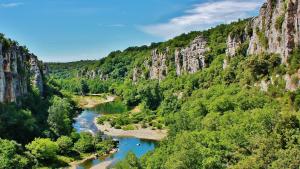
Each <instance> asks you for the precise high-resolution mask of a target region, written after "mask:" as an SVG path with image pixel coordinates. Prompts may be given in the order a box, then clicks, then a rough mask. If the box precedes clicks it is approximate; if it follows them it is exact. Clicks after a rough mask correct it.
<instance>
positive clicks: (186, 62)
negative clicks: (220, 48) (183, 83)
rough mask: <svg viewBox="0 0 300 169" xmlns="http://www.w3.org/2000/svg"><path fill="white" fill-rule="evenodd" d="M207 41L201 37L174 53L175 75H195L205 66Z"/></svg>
mask: <svg viewBox="0 0 300 169" xmlns="http://www.w3.org/2000/svg"><path fill="white" fill-rule="evenodd" d="M208 50H209V49H208V47H207V41H206V40H205V38H203V37H202V36H199V37H197V38H196V39H195V40H193V41H192V43H191V44H190V45H189V46H188V47H187V48H184V49H177V50H176V51H175V64H176V73H177V75H181V74H182V73H184V72H187V73H195V72H197V71H198V70H200V69H202V68H204V67H205V66H206V63H205V53H206V52H207V51H208Z"/></svg>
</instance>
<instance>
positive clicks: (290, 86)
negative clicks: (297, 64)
mask: <svg viewBox="0 0 300 169" xmlns="http://www.w3.org/2000/svg"><path fill="white" fill-rule="evenodd" d="M283 78H284V80H285V89H286V90H289V91H295V90H297V89H298V88H299V87H300V69H299V70H298V72H297V73H295V74H293V75H289V74H286V75H285V76H284V77H283Z"/></svg>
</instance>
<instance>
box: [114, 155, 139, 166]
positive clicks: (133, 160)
mask: <svg viewBox="0 0 300 169" xmlns="http://www.w3.org/2000/svg"><path fill="white" fill-rule="evenodd" d="M115 168H116V169H141V168H142V167H141V165H140V162H139V159H138V158H137V157H136V156H135V154H134V153H132V152H129V153H128V154H127V155H126V157H125V159H124V160H122V161H120V162H118V163H117V164H116V165H115Z"/></svg>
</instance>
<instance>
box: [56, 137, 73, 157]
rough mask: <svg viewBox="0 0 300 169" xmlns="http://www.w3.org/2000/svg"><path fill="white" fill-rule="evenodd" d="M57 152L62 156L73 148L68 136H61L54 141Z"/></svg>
mask: <svg viewBox="0 0 300 169" xmlns="http://www.w3.org/2000/svg"><path fill="white" fill-rule="evenodd" d="M56 143H57V145H58V147H59V151H60V153H62V154H66V153H69V152H70V151H71V149H72V147H73V140H72V139H71V138H70V137H68V136H61V137H59V138H58V139H57V140H56Z"/></svg>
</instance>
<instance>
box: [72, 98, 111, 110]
mask: <svg viewBox="0 0 300 169" xmlns="http://www.w3.org/2000/svg"><path fill="white" fill-rule="evenodd" d="M114 99H115V96H106V97H104V96H102V95H95V94H94V95H90V96H74V100H75V102H77V104H78V105H79V106H80V107H81V108H84V109H89V108H94V107H95V106H97V105H99V104H102V103H107V102H112V101H114Z"/></svg>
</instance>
